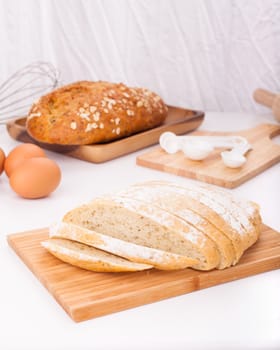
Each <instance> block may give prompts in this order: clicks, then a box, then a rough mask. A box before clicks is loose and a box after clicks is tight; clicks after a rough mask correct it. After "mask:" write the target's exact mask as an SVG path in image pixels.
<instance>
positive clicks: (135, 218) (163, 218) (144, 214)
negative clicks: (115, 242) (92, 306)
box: [63, 195, 220, 270]
mask: <svg viewBox="0 0 280 350" xmlns="http://www.w3.org/2000/svg"><path fill="white" fill-rule="evenodd" d="M63 221H64V222H70V223H74V224H76V225H80V226H83V227H85V228H87V229H90V230H94V231H96V232H100V233H102V234H104V235H109V236H112V237H114V238H118V239H121V240H124V241H127V242H130V243H134V244H137V245H142V246H144V247H149V248H153V249H159V250H163V251H166V252H169V253H174V254H179V255H183V256H186V257H188V258H191V259H195V260H198V261H199V263H198V264H196V265H194V266H193V268H196V269H201V270H210V269H213V268H215V267H217V266H219V264H220V254H219V251H218V250H217V247H216V244H215V243H214V242H213V241H212V240H210V239H209V238H208V237H207V236H205V235H204V234H203V233H202V232H200V231H199V230H197V229H196V228H195V227H193V226H191V225H189V224H188V223H187V222H186V221H184V220H182V219H181V218H179V217H177V216H175V215H172V214H170V213H169V212H167V211H165V210H162V209H160V208H158V207H155V206H153V205H150V204H149V203H143V202H141V201H138V200H136V199H132V198H124V197H120V196H114V195H112V196H106V197H103V198H98V199H95V200H94V201H92V202H90V203H88V204H86V205H83V206H80V207H78V208H76V209H74V210H71V211H70V212H68V213H67V214H66V215H65V216H64V218H63Z"/></svg>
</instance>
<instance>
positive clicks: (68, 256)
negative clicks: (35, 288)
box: [42, 238, 153, 272]
mask: <svg viewBox="0 0 280 350" xmlns="http://www.w3.org/2000/svg"><path fill="white" fill-rule="evenodd" d="M42 246H43V247H44V248H46V249H47V250H48V251H49V252H50V253H51V254H52V255H54V256H56V257H57V258H59V259H60V260H62V261H64V262H67V263H68V264H71V265H74V266H78V267H81V268H83V269H86V270H91V271H96V272H127V271H142V270H148V269H151V268H152V267H153V266H151V265H146V264H138V263H134V262H131V261H128V260H126V259H123V258H120V257H118V256H115V255H112V254H109V253H106V252H104V251H102V250H99V249H95V248H93V247H90V246H87V245H85V244H81V243H78V242H74V241H71V240H68V239H62V238H50V239H48V240H47V241H44V242H42Z"/></svg>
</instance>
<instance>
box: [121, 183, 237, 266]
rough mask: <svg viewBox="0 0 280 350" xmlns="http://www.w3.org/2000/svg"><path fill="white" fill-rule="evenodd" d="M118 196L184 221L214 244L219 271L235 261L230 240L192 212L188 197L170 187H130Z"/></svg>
mask: <svg viewBox="0 0 280 350" xmlns="http://www.w3.org/2000/svg"><path fill="white" fill-rule="evenodd" d="M118 195H120V196H122V197H123V196H124V197H128V198H135V199H137V200H140V201H142V202H144V203H149V204H152V205H154V206H156V207H159V208H161V209H163V210H167V211H168V212H169V213H171V214H173V215H176V216H177V217H179V218H181V219H183V220H184V221H186V222H187V223H188V224H189V225H191V226H192V227H195V228H196V229H197V230H199V231H200V232H202V233H203V234H204V235H206V236H207V237H209V238H210V239H211V240H212V241H214V242H215V244H216V246H217V249H218V251H219V253H220V264H219V266H218V268H219V269H223V268H226V267H229V266H231V265H232V264H233V261H234V260H235V252H234V247H233V245H232V242H231V240H230V239H229V238H228V237H227V236H226V235H225V234H224V233H223V232H222V231H220V230H218V229H217V228H216V227H215V226H214V225H212V224H211V222H209V221H208V220H206V219H205V218H204V217H202V216H201V215H199V214H198V213H196V212H194V211H192V210H191V209H190V208H189V207H190V205H189V200H188V197H187V196H185V195H184V194H181V193H177V192H176V191H174V189H173V188H170V186H167V185H166V186H165V185H162V186H146V185H145V184H143V186H140V185H138V186H131V187H129V188H128V189H127V190H124V191H121V192H119V193H118Z"/></svg>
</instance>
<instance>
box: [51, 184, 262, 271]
mask: <svg viewBox="0 0 280 350" xmlns="http://www.w3.org/2000/svg"><path fill="white" fill-rule="evenodd" d="M260 227H261V217H260V212H259V207H258V205H257V204H255V203H253V202H251V201H248V200H245V199H240V198H237V197H236V196H233V195H232V194H231V193H230V192H228V191H225V190H221V189H217V188H215V187H214V186H210V185H202V186H200V185H188V186H182V185H179V184H176V183H172V182H166V181H149V182H144V183H139V184H135V185H133V186H130V187H128V188H127V189H124V190H122V191H119V192H117V193H113V194H107V195H104V196H101V197H99V198H95V199H94V200H93V201H91V202H89V203H87V204H84V205H81V206H79V207H76V208H74V209H72V210H70V211H69V212H67V213H66V214H65V215H64V217H63V219H62V222H61V223H60V224H59V225H58V226H57V228H56V229H55V230H51V232H50V233H51V234H50V236H51V237H57V238H63V239H65V241H67V239H68V240H72V241H77V242H80V243H81V244H85V245H87V246H93V247H95V248H98V249H102V250H104V251H107V252H109V253H111V254H114V255H116V256H120V257H122V258H124V259H127V260H128V261H131V262H134V263H140V264H143V263H144V264H148V265H149V266H153V267H155V268H157V269H164V270H175V269H180V268H186V267H191V268H193V269H197V270H211V269H215V268H216V269H224V268H227V267H230V266H233V265H235V264H237V263H238V261H239V260H240V258H241V257H242V255H243V254H244V252H245V251H246V249H248V248H249V247H250V246H252V245H253V244H254V243H255V242H256V241H257V239H258V237H259V234H260ZM64 260H65V259H64ZM71 263H72V264H75V262H73V259H72V260H71ZM78 264H79V261H77V265H78ZM78 266H80V265H78Z"/></svg>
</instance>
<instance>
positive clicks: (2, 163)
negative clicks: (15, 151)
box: [0, 148, 6, 175]
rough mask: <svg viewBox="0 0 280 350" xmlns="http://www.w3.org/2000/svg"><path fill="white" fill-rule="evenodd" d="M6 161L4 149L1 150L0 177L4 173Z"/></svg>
mask: <svg viewBox="0 0 280 350" xmlns="http://www.w3.org/2000/svg"><path fill="white" fill-rule="evenodd" d="M5 159H6V156H5V153H4V151H3V150H2V148H0V175H1V174H2V173H3V170H4V163H5Z"/></svg>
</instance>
